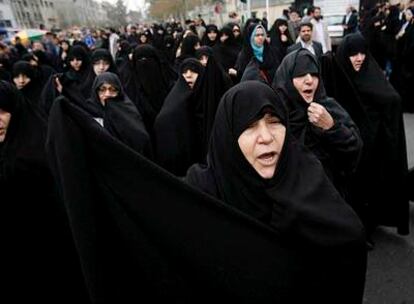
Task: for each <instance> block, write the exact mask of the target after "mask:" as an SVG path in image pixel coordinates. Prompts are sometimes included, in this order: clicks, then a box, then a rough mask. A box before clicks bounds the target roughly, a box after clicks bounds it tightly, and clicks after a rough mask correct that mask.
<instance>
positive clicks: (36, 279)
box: [0, 82, 88, 303]
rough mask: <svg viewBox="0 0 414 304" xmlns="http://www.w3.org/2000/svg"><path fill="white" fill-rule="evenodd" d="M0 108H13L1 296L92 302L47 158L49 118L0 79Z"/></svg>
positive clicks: (4, 180) (1, 183)
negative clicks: (46, 145)
mask: <svg viewBox="0 0 414 304" xmlns="http://www.w3.org/2000/svg"><path fill="white" fill-rule="evenodd" d="M6 100H7V101H6ZM5 103H6V104H5ZM10 107H12V108H10ZM0 108H1V109H3V110H7V111H8V110H10V111H11V119H10V124H9V127H8V129H7V133H6V137H5V140H4V142H3V143H0V193H1V203H2V212H1V214H2V216H1V222H2V225H3V227H4V233H3V237H2V242H3V246H2V248H3V250H2V256H3V263H2V275H3V276H4V277H5V278H7V280H6V281H5V282H4V285H3V288H4V290H3V292H2V296H1V297H2V299H3V301H9V300H10V299H13V301H18V302H24V303H28V302H32V301H41V302H44V303H59V302H67V301H69V302H74V303H76V302H78V303H80V302H82V303H84V302H86V303H87V301H88V297H87V293H86V287H85V285H84V280H83V277H82V274H81V268H80V264H79V258H78V255H77V252H76V248H75V245H74V242H73V238H72V233H71V230H70V227H69V223H68V219H67V216H66V213H65V211H64V208H63V204H62V202H61V201H59V200H58V198H57V196H56V188H55V184H54V180H53V178H52V175H51V172H50V171H49V167H48V163H47V159H46V154H45V148H44V146H45V140H46V129H47V124H46V120H45V119H44V117H43V115H42V113H41V112H40V111H39V109H38V108H37V107H36V105H34V104H32V103H30V102H28V101H27V100H26V99H25V98H24V97H23V96H22V95H21V93H20V92H19V91H18V90H17V89H15V88H14V87H12V86H11V85H10V84H8V83H6V82H0Z"/></svg>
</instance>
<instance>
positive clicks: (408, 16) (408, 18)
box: [404, 9, 413, 22]
mask: <svg viewBox="0 0 414 304" xmlns="http://www.w3.org/2000/svg"><path fill="white" fill-rule="evenodd" d="M404 15H405V20H406V21H407V22H410V21H411V20H412V19H413V13H412V12H411V10H409V9H407V10H405V12H404Z"/></svg>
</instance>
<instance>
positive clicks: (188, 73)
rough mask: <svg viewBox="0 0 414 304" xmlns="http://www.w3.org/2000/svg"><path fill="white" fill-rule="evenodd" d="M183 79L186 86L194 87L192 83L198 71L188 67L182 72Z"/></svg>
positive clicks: (195, 79) (194, 81)
mask: <svg viewBox="0 0 414 304" xmlns="http://www.w3.org/2000/svg"><path fill="white" fill-rule="evenodd" d="M182 75H183V77H184V79H185V81H186V82H187V84H188V86H189V87H190V88H191V89H192V88H194V84H195V83H196V81H197V78H198V73H196V72H194V71H191V70H190V69H188V70H186V71H184V73H183V74H182Z"/></svg>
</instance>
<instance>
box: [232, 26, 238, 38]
mask: <svg viewBox="0 0 414 304" xmlns="http://www.w3.org/2000/svg"><path fill="white" fill-rule="evenodd" d="M233 35H234V37H235V38H237V37H239V36H240V28H239V27H238V26H233Z"/></svg>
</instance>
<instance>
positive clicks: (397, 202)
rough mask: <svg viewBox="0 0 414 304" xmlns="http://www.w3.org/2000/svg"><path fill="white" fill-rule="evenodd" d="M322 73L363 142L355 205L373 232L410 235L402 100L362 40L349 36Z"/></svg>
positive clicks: (354, 186) (353, 191)
mask: <svg viewBox="0 0 414 304" xmlns="http://www.w3.org/2000/svg"><path fill="white" fill-rule="evenodd" d="M323 71H324V81H325V82H326V88H327V91H328V95H329V96H333V97H334V98H336V99H337V100H338V102H339V103H340V104H341V105H342V106H343V107H344V108H345V109H346V110H347V111H348V113H349V114H350V115H351V117H352V119H353V120H354V121H355V123H356V124H357V126H358V128H359V130H360V133H361V137H362V140H363V142H364V147H363V153H362V157H361V161H360V163H359V166H358V168H357V171H356V175H355V177H354V178H353V180H352V188H351V192H350V194H351V203H352V204H353V205H354V206H356V207H357V208H358V209H360V214H361V215H363V221H364V223H365V225H366V226H367V228H368V232H372V231H373V229H374V228H375V227H376V226H377V225H386V226H393V227H396V228H397V229H398V233H400V234H408V232H409V204H408V199H407V196H406V193H405V191H404V185H405V182H406V180H405V179H406V175H407V151H406V143H405V131H404V124H403V117H402V113H401V99H400V96H399V95H398V93H397V92H396V91H395V89H394V88H393V87H392V86H391V85H390V83H389V82H388V80H387V79H386V78H385V76H384V73H383V72H382V70H381V69H380V67H379V66H378V64H377V62H376V61H375V60H374V58H373V57H372V56H371V54H370V53H369V51H368V50H367V45H366V42H365V39H364V38H363V37H362V36H361V35H360V34H351V35H347V36H346V37H345V38H344V40H343V41H342V42H341V44H340V45H339V46H338V49H337V52H336V56H335V57H328V58H325V61H324V68H323Z"/></svg>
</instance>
